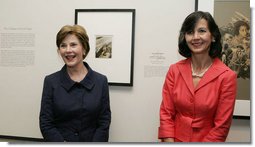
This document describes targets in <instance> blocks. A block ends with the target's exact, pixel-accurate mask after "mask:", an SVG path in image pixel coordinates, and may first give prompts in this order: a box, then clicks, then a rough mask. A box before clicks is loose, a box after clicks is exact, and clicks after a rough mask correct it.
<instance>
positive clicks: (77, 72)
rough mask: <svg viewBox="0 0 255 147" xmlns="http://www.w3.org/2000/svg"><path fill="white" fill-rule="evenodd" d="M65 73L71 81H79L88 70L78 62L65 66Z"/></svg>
mask: <svg viewBox="0 0 255 147" xmlns="http://www.w3.org/2000/svg"><path fill="white" fill-rule="evenodd" d="M67 73H68V75H69V76H70V78H71V79H72V80H73V81H75V82H80V81H82V80H83V79H84V77H85V76H86V75H87V73H88V70H87V68H86V67H85V66H84V65H83V64H79V65H78V66H76V67H67Z"/></svg>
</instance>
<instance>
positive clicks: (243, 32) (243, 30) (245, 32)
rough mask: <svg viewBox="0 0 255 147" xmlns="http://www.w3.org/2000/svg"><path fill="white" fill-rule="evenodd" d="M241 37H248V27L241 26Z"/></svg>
mask: <svg viewBox="0 0 255 147" xmlns="http://www.w3.org/2000/svg"><path fill="white" fill-rule="evenodd" d="M239 35H241V36H242V37H247V35H248V29H247V27H246V26H240V28H239Z"/></svg>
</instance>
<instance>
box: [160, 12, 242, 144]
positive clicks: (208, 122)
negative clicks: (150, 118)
mask: <svg viewBox="0 0 255 147" xmlns="http://www.w3.org/2000/svg"><path fill="white" fill-rule="evenodd" d="M221 50H222V46H221V35H220V32H219V28H218V26H217V24H216V23H215V21H214V19H213V17H212V16H211V15H210V14H209V13H208V12H201V11H197V12H193V13H191V14H190V15H189V16H187V17H186V19H185V20H184V22H183V25H182V28H181V31H180V35H179V53H180V54H181V55H182V56H184V57H186V59H184V60H181V61H179V62H177V63H175V64H173V65H171V66H170V68H169V71H168V73H167V75H166V78H165V82H164V85H163V90H162V96H163V99H162V103H161V106H160V127H159V134H158V138H159V139H160V141H162V142H224V141H225V140H226V137H227V135H228V132H229V128H230V125H231V121H232V115H233V110H234V105H235V97H236V85H237V80H236V78H237V77H236V73H235V72H233V71H232V70H231V69H230V68H228V67H227V66H226V65H225V64H224V63H222V62H221V61H220V59H219V58H218V57H219V56H220V55H221Z"/></svg>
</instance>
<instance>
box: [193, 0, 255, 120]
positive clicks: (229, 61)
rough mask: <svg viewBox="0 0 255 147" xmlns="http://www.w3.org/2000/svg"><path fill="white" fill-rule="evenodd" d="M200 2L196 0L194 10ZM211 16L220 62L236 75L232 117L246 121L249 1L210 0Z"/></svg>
mask: <svg viewBox="0 0 255 147" xmlns="http://www.w3.org/2000/svg"><path fill="white" fill-rule="evenodd" d="M200 1H201V0H196V6H195V8H196V10H197V9H198V7H199V4H200ZM213 2H214V7H213V11H214V13H213V14H212V15H213V17H214V18H215V21H216V23H217V24H218V26H219V28H220V32H221V35H222V55H221V60H222V62H224V63H225V64H226V65H227V66H228V67H229V68H231V69H232V70H233V71H235V72H236V74H237V84H238V85H237V97H236V105H235V111H234V116H235V117H239V118H250V111H251V110H250V106H251V103H250V97H251V96H250V63H251V59H250V51H251V49H250V42H251V38H250V20H251V15H250V14H251V9H250V1H249V0H242V1H240V0H213Z"/></svg>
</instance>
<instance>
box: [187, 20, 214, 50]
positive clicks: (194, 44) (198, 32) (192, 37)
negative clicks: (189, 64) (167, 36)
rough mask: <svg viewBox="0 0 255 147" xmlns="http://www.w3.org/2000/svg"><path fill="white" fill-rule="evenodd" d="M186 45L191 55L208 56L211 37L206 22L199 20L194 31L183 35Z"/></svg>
mask: <svg viewBox="0 0 255 147" xmlns="http://www.w3.org/2000/svg"><path fill="white" fill-rule="evenodd" d="M185 40H186V43H187V45H188V47H189V49H190V50H191V53H192V54H207V55H208V54H209V50H210V45H211V43H212V40H213V36H212V34H211V32H210V30H209V28H208V22H207V21H206V20H205V19H200V20H198V22H197V23H196V25H195V28H194V30H191V31H188V32H186V33H185Z"/></svg>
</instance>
